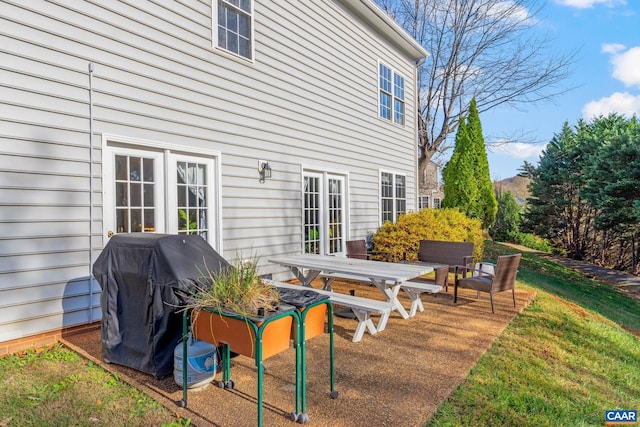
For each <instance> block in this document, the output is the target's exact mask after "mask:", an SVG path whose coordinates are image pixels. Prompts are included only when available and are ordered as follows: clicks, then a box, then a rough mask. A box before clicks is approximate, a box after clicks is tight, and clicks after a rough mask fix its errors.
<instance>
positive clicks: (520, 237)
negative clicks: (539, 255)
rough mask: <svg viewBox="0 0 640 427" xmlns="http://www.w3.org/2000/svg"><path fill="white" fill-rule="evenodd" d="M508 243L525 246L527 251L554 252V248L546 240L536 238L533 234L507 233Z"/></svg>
mask: <svg viewBox="0 0 640 427" xmlns="http://www.w3.org/2000/svg"><path fill="white" fill-rule="evenodd" d="M507 240H508V241H509V242H512V243H516V244H518V245H522V246H526V247H527V248H529V249H535V250H536V251H542V252H548V253H551V252H555V249H554V247H553V246H552V245H551V243H549V242H548V241H547V240H546V239H543V238H542V237H538V236H536V235H535V234H530V233H509V237H508V239H507Z"/></svg>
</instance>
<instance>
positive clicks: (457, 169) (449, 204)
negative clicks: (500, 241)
mask: <svg viewBox="0 0 640 427" xmlns="http://www.w3.org/2000/svg"><path fill="white" fill-rule="evenodd" d="M473 152H474V150H473V146H472V142H471V138H470V137H469V129H468V128H467V124H466V122H465V119H464V118H461V119H460V124H459V125H458V131H457V133H456V146H455V148H454V149H453V154H452V155H451V159H450V160H449V161H448V162H447V164H446V165H445V167H444V169H443V170H442V180H443V181H444V198H443V199H442V207H443V208H458V209H460V211H461V212H463V213H465V214H466V215H467V216H473V215H472V214H473V212H472V209H473V206H474V201H475V200H476V199H477V198H478V187H477V185H476V182H475V177H474V172H473V168H474V165H475V160H474V156H473Z"/></svg>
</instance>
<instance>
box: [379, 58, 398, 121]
mask: <svg viewBox="0 0 640 427" xmlns="http://www.w3.org/2000/svg"><path fill="white" fill-rule="evenodd" d="M378 73H379V77H378V88H379V92H380V100H379V102H380V108H379V114H380V117H382V118H383V119H386V120H389V121H393V122H394V123H396V124H399V125H404V116H405V111H404V110H405V109H404V77H402V76H401V75H399V74H397V73H396V72H395V71H393V70H392V69H391V68H389V67H387V66H386V65H384V64H382V63H380V67H379V70H378Z"/></svg>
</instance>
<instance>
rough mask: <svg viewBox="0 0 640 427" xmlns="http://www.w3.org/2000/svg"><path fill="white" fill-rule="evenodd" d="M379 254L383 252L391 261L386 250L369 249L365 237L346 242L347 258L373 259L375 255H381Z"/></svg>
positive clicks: (387, 259)
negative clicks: (371, 250)
mask: <svg viewBox="0 0 640 427" xmlns="http://www.w3.org/2000/svg"><path fill="white" fill-rule="evenodd" d="M379 254H382V255H383V256H384V258H385V260H386V261H391V257H390V256H389V254H388V253H386V252H380V251H373V252H370V251H368V250H367V242H366V240H364V239H358V240H347V242H346V255H347V258H358V259H373V258H372V256H373V255H379Z"/></svg>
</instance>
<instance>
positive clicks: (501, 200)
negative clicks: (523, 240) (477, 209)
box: [490, 191, 520, 241]
mask: <svg viewBox="0 0 640 427" xmlns="http://www.w3.org/2000/svg"><path fill="white" fill-rule="evenodd" d="M497 201H498V212H497V214H496V220H495V222H494V223H493V225H492V226H491V229H490V232H491V236H492V237H493V239H494V240H499V241H510V240H511V236H512V235H513V234H515V233H517V232H518V231H519V228H520V206H518V202H517V201H516V198H515V197H514V196H513V194H512V193H511V192H510V191H505V192H503V193H500V194H498V197H497Z"/></svg>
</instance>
